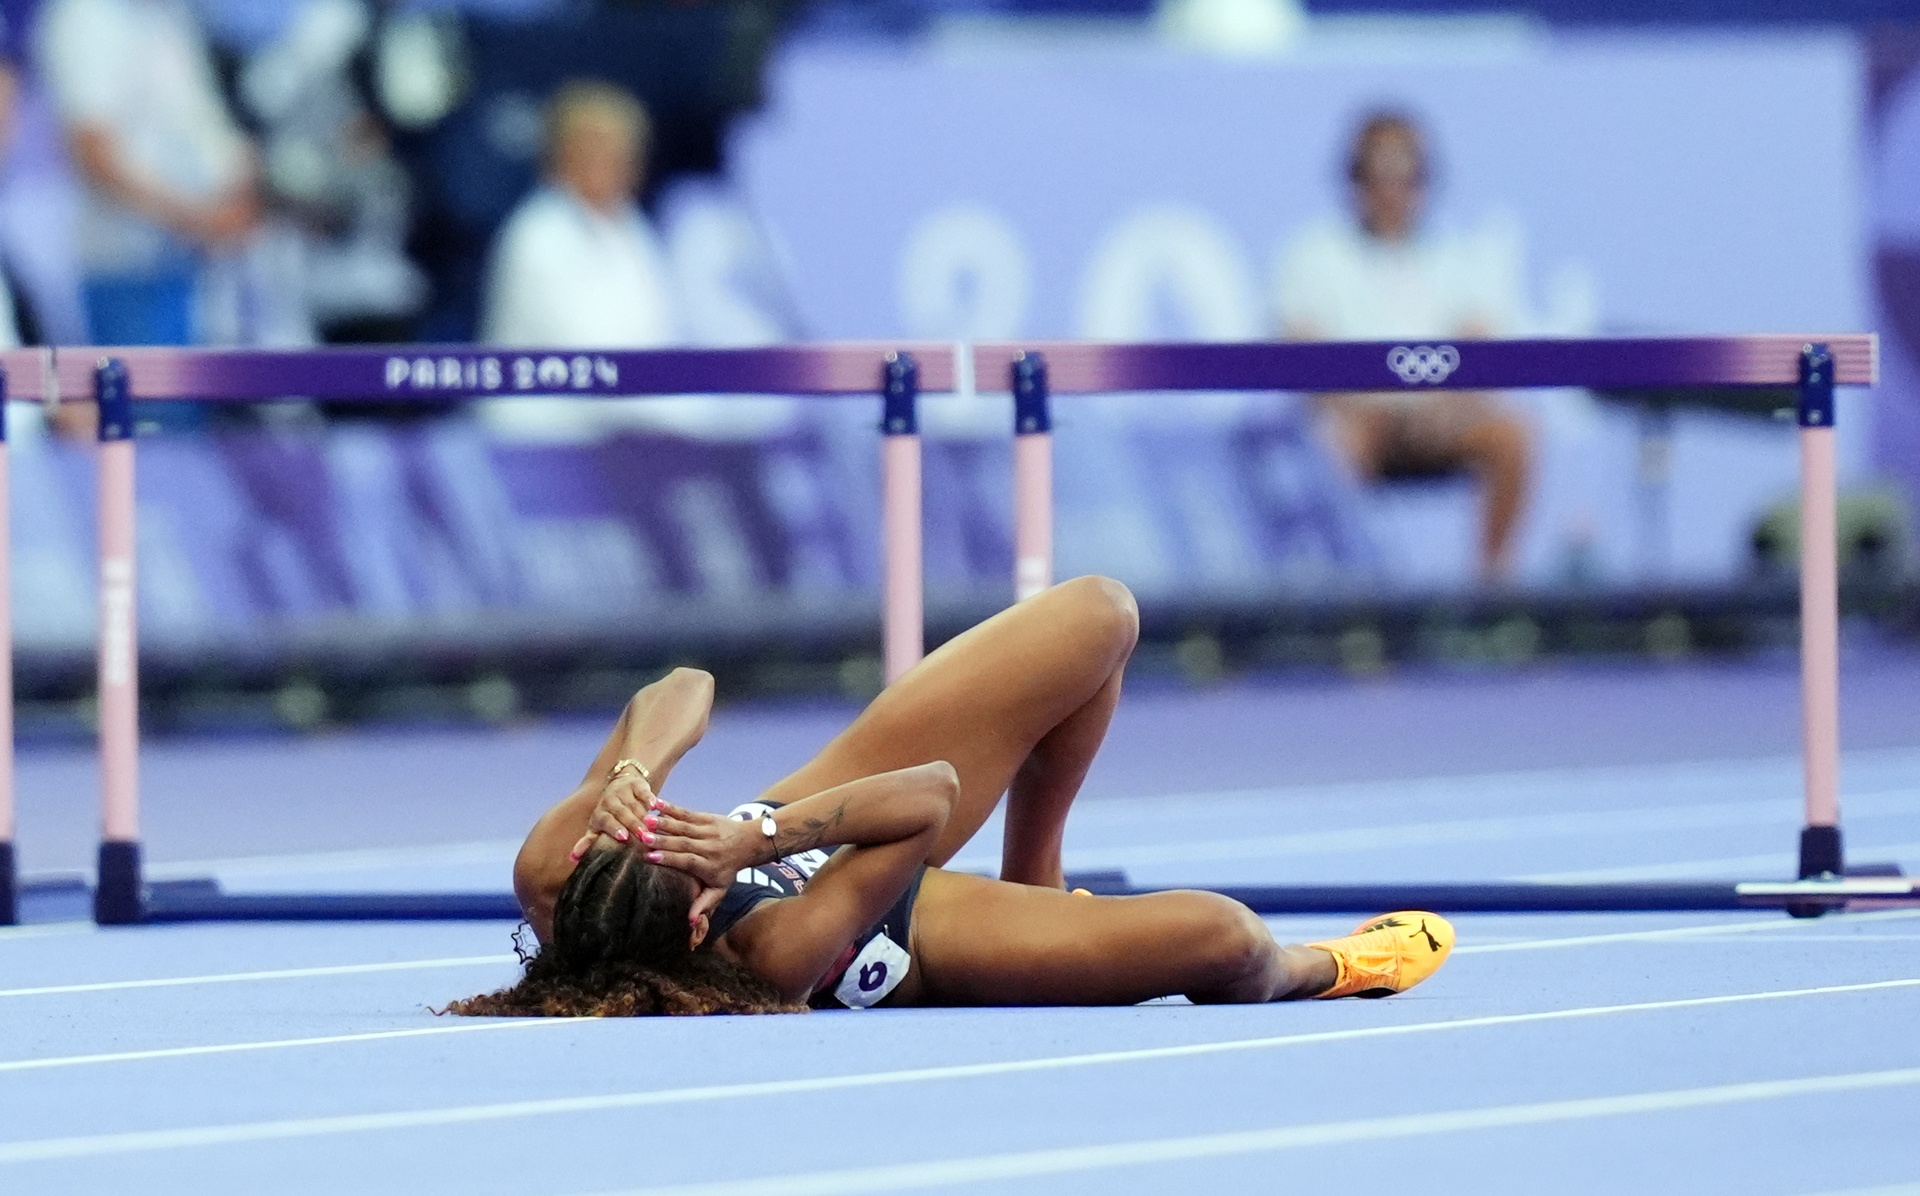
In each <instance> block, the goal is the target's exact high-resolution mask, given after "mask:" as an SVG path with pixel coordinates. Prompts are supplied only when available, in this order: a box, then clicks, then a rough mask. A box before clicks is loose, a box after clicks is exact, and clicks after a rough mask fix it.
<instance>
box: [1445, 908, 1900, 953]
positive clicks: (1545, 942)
mask: <svg viewBox="0 0 1920 1196" xmlns="http://www.w3.org/2000/svg"><path fill="white" fill-rule="evenodd" d="M1829 917H1830V918H1833V919H1835V920H1834V921H1829V920H1828V919H1827V918H1822V919H1820V920H1819V921H1818V922H1815V921H1813V920H1812V919H1809V920H1807V921H1804V922H1791V921H1781V920H1780V919H1778V918H1766V919H1764V920H1760V919H1756V920H1752V921H1742V922H1713V923H1709V924H1707V925H1704V926H1668V927H1664V928H1662V929H1659V930H1622V931H1618V932H1616V933H1612V934H1581V935H1574V936H1571V937H1569V938H1557V939H1519V940H1517V941H1514V942H1505V943H1463V944H1461V945H1460V946H1458V947H1455V948H1454V949H1453V953H1454V954H1455V955H1496V954H1500V953H1503V952H1507V951H1552V950H1557V949H1559V948H1563V947H1593V946H1598V945H1600V944H1602V943H1635V942H1648V941H1657V940H1660V939H1686V938H1711V937H1715V936H1718V935H1723V934H1761V933H1773V934H1792V933H1793V932H1794V928H1795V927H1798V926H1824V927H1825V928H1827V929H1829V930H1830V929H1832V928H1833V927H1834V926H1835V925H1848V926H1851V925H1855V924H1858V923H1861V922H1886V921H1893V920H1897V919H1901V918H1920V910H1916V909H1894V910H1881V911H1879V912H1876V913H1869V914H1839V915H1829ZM1841 918H1844V919H1845V921H1844V922H1841V921H1839V920H1838V919H1841Z"/></svg>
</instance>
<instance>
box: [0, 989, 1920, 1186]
mask: <svg viewBox="0 0 1920 1196" xmlns="http://www.w3.org/2000/svg"><path fill="white" fill-rule="evenodd" d="M1911 989H1920V977H1913V978H1907V979H1900V980H1876V981H1871V982H1868V983H1863V984H1834V985H1825V986H1822V987H1819V988H1791V989H1776V990H1771V991H1767V992H1755V993H1730V994H1726V995H1722V996H1714V997H1686V998H1681V999H1677V1000H1667V1001H1640V1002H1635V1003H1632V1004H1627V1005H1590V1006H1584V1007H1581V1008H1578V1009H1555V1010H1547V1011H1544V1012H1537V1013H1507V1014H1494V1015H1490V1016H1486V1017H1471V1018H1457V1019H1454V1020H1452V1021H1442V1022H1412V1023H1403V1024H1401V1025H1394V1026H1366V1027H1362V1028H1359V1029H1352V1030H1323V1031H1318V1032H1314V1033H1308V1034H1287V1035H1277V1036H1274V1037H1270V1038H1242V1039H1233V1040H1229V1041H1226V1042H1201V1043H1188V1044H1184V1045H1181V1046H1166V1047H1142V1048H1138V1049H1135V1050H1128V1051H1099V1052H1094V1053H1090V1054H1082V1055H1053V1056H1045V1057H1042V1058H1038V1059H1010V1060H1003V1061H999V1062H993V1063H962V1064H952V1065H947V1066H941V1067H916V1068H909V1069H905V1070H900V1071H880V1072H856V1073H853V1074H850V1075H837V1076H817V1077H812V1078H808V1079H797V1080H763V1081H756V1082H751V1083H743V1084H714V1085H709V1086H705V1087H699V1088H669V1089H656V1090H654V1091H650V1092H620V1093H613V1094H610V1095H604V1096H577V1097H561V1098H555V1099H549V1100H528V1101H508V1102H502V1103H497V1104H484V1105H454V1106H450V1107H443V1108H439V1109H417V1110H406V1111H400V1112H392V1113H356V1114H346V1115H340V1116H333V1117H303V1118H292V1119H287V1120H281V1121H252V1122H240V1123H237V1124H231V1125H209V1126H189V1127H184V1128H180V1129H170V1130H138V1131H134V1132H131V1133H120V1134H90V1135H84V1136H77V1137H68V1138H30V1139H26V1140H24V1141H18V1142H6V1143H0V1164H8V1163H33V1162H46V1161H48V1160H53V1159H74V1158H88V1157H93V1156H97V1155H109V1154H131V1153H136V1152H140V1151H152V1150H180V1149H185V1148H190V1147H206V1146H230V1145H234V1144H237V1143H242V1142H265V1141H275V1140H281V1139H288V1138H317V1137H324V1136H329V1135H337V1134H359V1133H367V1132H370V1131H377V1130H398V1129H420V1128H423V1127H428V1126H444V1125H465V1124H471V1123H475V1122H489V1121H506V1120H511V1119H515V1118H521V1117H551V1116H564V1115H568V1114H578V1113H594V1112H603V1111H605V1110H609V1109H634V1108H642V1107H646V1106H652V1105H681V1104H690V1103H693V1102H697V1101H717V1100H739V1099H744V1098H749V1097H769V1096H790V1095H794V1094H797V1093H806V1092H834V1091H845V1090H848V1089H856V1088H877V1087H885V1086H892V1085H901V1084H921V1083H929V1082H933V1081H941V1080H965V1079H977V1078H981V1077H986V1076H1003V1075H1020V1074H1026V1073H1033V1072H1047V1071H1061V1070H1065V1069H1069V1068H1080V1067H1097V1066H1104V1065H1108V1064H1115V1063H1141V1062H1146V1061H1149V1060H1159V1059H1190V1058H1198V1057H1202V1056H1208V1055H1225V1054H1236V1053H1241V1052H1246V1051H1260V1050H1273V1049H1277V1048H1281V1047H1291V1046H1305V1045H1311V1044H1318V1043H1328V1042H1353V1041H1360V1040H1364V1039H1372V1038H1391V1037H1396V1036H1400V1035H1409V1034H1431V1033H1441V1032H1445V1031H1451V1030H1477V1029H1484V1028H1487V1027H1491V1026H1518V1025H1526V1024H1529V1023H1534V1022H1556V1021H1568V1020H1572V1019H1582V1018H1597V1017H1608V1016H1612V1015H1615V1014H1623V1013H1651V1012H1658V1011H1663V1010H1672V1009H1702V1008H1708V1007H1712V1006H1720V1005H1737V1004H1744V1003H1748V1002H1754V1001H1780V1000H1791V999H1794V998H1798V997H1818V996H1839V995H1850V994H1859V993H1870V992H1893V991H1900V990H1911Z"/></svg>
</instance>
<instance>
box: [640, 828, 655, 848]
mask: <svg viewBox="0 0 1920 1196" xmlns="http://www.w3.org/2000/svg"><path fill="white" fill-rule="evenodd" d="M640 841H641V842H642V843H645V844H647V845H648V846H652V844H653V836H652V835H649V834H648V833H647V832H645V831H641V832H640Z"/></svg>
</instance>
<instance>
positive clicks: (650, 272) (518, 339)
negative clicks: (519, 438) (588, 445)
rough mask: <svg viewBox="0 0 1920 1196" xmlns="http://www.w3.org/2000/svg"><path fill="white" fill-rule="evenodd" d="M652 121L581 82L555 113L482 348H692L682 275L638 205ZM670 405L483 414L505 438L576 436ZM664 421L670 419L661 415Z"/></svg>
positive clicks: (495, 290)
mask: <svg viewBox="0 0 1920 1196" xmlns="http://www.w3.org/2000/svg"><path fill="white" fill-rule="evenodd" d="M647 136H648V123H647V114H646V110H645V109H644V108H642V107H641V106H640V104H639V101H637V100H635V99H634V98H633V97H632V96H631V95H629V94H628V93H626V92H625V91H622V90H621V89H619V88H617V87H614V86H612V85H611V84H606V83H598V82H573V83H568V84H566V85H565V86H563V87H561V89H560V90H559V92H558V93H556V94H555V96H554V97H553V100H552V101H551V103H550V104H549V105H548V108H547V121H546V146H545V157H544V162H545V172H544V181H543V183H542V185H541V186H540V187H539V188H538V189H536V190H535V191H534V192H533V194H532V195H530V196H528V197H527V198H526V200H525V201H523V202H522V203H521V204H520V206H519V207H518V208H517V209H516V210H515V211H514V213H513V215H512V216H511V217H509V218H508V220H507V223H506V225H505V227H503V228H502V229H501V230H500V236H499V239H498V240H497V241H496V242H495V243H494V250H493V260H492V263H491V266H490V268H489V271H488V278H487V295H486V304H485V313H484V316H483V317H482V323H481V338H482V339H483V340H485V341H487V342H489V343H492V344H498V345H529V346H550V347H555V348H561V347H568V346H579V347H583V348H602V349H652V348H659V347H661V346H664V345H671V344H674V343H676V342H678V341H679V340H681V335H680V331H679V321H678V318H677V316H678V313H677V310H676V308H677V305H676V303H675V300H674V287H673V275H672V271H671V270H670V268H669V266H668V264H667V257H666V253H665V251H664V250H663V249H662V248H661V245H660V240H659V238H658V237H657V236H656V235H655V234H654V231H653V229H652V228H651V227H650V226H649V225H648V223H647V218H646V216H645V215H644V214H643V213H642V212H641V211H640V208H639V206H638V205H637V204H636V203H635V202H634V196H635V195H636V194H637V193H638V191H639V188H640V184H641V180H642V171H643V169H644V165H645V162H646V154H647ZM649 408H652V409H656V410H658V409H660V404H658V403H654V404H647V405H638V406H631V407H624V406H623V407H622V408H616V407H613V406H610V405H609V404H606V403H588V404H585V405H581V404H572V403H569V404H557V403H554V402H552V401H547V400H539V399H497V400H493V401H491V402H489V403H487V404H485V405H484V407H483V411H484V413H485V416H486V418H487V420H488V422H489V423H491V424H493V425H494V426H495V427H496V428H498V429H499V430H501V431H505V432H516V433H522V434H528V435H535V436H545V435H567V436H571V435H574V434H578V433H585V432H587V431H588V428H587V426H586V423H585V422H583V421H591V422H592V423H594V424H596V425H597V424H600V423H602V422H603V421H602V420H601V419H600V418H599V417H601V416H609V417H617V416H619V415H621V414H624V416H626V417H631V418H616V419H615V422H622V423H624V422H635V421H636V420H637V421H639V422H645V412H646V411H647V410H648V409H649ZM662 413H663V414H664V412H662Z"/></svg>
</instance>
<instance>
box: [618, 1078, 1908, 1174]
mask: <svg viewBox="0 0 1920 1196" xmlns="http://www.w3.org/2000/svg"><path fill="white" fill-rule="evenodd" d="M1915 1084H1920V1067H1905V1068H1897V1069H1892V1070H1888V1071H1869V1072H1851V1073H1847V1074H1843V1075H1828V1076H1808V1077H1805V1078H1802V1079H1797V1080H1760V1081H1756V1082H1751V1083H1745V1084H1716V1085H1713V1086H1711V1087H1701V1088H1669V1089H1666V1090H1664V1091H1660V1092H1641V1093H1634V1094H1632V1095H1628V1096H1597V1097H1587V1098H1584V1099H1579V1100H1559V1101H1545V1102H1541V1103H1538V1104H1525V1105H1493V1106H1489V1107H1485V1108H1479V1109H1457V1110H1453V1111H1451V1112H1446V1113H1409V1114H1404V1115H1401V1116H1398V1117H1362V1118H1356V1119H1352V1120H1348V1121H1323V1122H1318V1123H1314V1124H1309V1125H1289V1126H1277V1127H1274V1128H1272V1129H1264V1130H1240V1131H1236V1132H1233V1133H1222V1134H1196V1135H1192V1136H1189V1137H1179V1138H1153V1139H1149V1140H1147V1141H1144V1142H1111V1143H1104V1144H1101V1145H1098V1146H1070V1147H1064V1148H1058V1149H1052V1150H1028V1151H1018V1152H1012V1153H1007V1154H991V1155H973V1156H968V1157H962V1158H951V1159H938V1160H935V1161H932V1162H926V1163H894V1164H888V1165H882V1166H877V1167H853V1168H847V1169H844V1170H838V1171H815V1172H811V1173H802V1174H799V1175H795V1174H792V1173H787V1174H782V1175H772V1176H766V1177H763V1178H759V1179H747V1180H723V1181H720V1182H717V1183H696V1184H675V1185H670V1186H664V1187H650V1188H629V1189H624V1190H623V1193H621V1194H614V1193H607V1194H605V1196H761V1194H763V1193H764V1194H766V1196H829V1194H837V1193H852V1192H883V1191H888V1192H890V1191H897V1190H899V1189H902V1188H941V1187H952V1186H954V1185H956V1184H978V1183H991V1182H994V1181H1004V1180H1013V1179H1027V1178H1032V1177H1035V1176H1042V1175H1067V1174H1073V1173H1077V1172H1086V1171H1106V1170H1111V1169H1113V1168H1116V1167H1141V1166H1150V1165H1153V1164H1158V1163H1175V1162H1190V1161H1193V1160H1197V1159H1217V1158H1225V1157H1230V1156H1233V1155H1246V1154H1269V1153H1276V1152H1279V1151H1286V1150H1303V1149H1310V1148H1313V1147H1320V1146H1338V1145H1343V1144H1346V1143H1350V1142H1368V1143H1372V1142H1378V1141H1380V1140H1382V1139H1389V1138H1415V1137H1427V1136H1433V1135H1441V1134H1460V1133H1472V1132H1474V1131H1477V1130H1493V1129H1508V1128H1512V1127H1514V1126H1523V1125H1546V1124H1551V1123H1555V1122H1567V1121H1586V1120H1591V1119H1593V1118H1599V1117H1627V1116H1632V1115H1635V1114H1645V1113H1666V1112H1673V1111H1677V1110H1682V1109H1702V1108H1711V1107H1714V1106H1718V1105H1732V1104H1745V1103H1751V1102H1755V1101H1768V1100H1783V1099H1787V1098H1791V1097H1799V1096H1825V1095H1831V1094H1836V1093H1845V1092H1863V1091H1871V1090H1873V1089H1882V1088H1896V1087H1906V1086H1910V1085H1915ZM1897 1190H1898V1189H1887V1191H1897Z"/></svg>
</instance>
